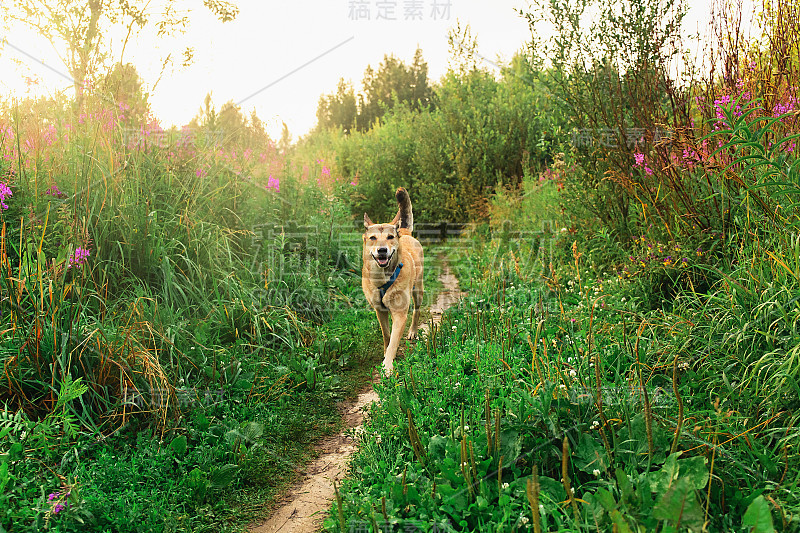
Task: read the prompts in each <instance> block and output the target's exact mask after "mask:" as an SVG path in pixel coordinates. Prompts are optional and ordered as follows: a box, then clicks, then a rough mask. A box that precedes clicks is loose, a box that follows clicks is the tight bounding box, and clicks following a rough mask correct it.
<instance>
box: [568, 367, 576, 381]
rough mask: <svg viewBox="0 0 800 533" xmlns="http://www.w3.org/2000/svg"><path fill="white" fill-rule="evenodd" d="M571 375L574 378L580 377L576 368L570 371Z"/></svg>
mask: <svg viewBox="0 0 800 533" xmlns="http://www.w3.org/2000/svg"><path fill="white" fill-rule="evenodd" d="M569 377H571V378H572V379H575V378H576V377H578V373H577V372H576V371H575V369H573V370H570V371H569Z"/></svg>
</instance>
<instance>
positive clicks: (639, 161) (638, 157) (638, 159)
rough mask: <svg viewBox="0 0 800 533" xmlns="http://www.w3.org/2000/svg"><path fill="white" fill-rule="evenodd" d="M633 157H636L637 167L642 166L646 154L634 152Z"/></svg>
mask: <svg viewBox="0 0 800 533" xmlns="http://www.w3.org/2000/svg"><path fill="white" fill-rule="evenodd" d="M633 157H634V158H635V159H636V166H637V167H640V166H642V165H643V164H644V154H633Z"/></svg>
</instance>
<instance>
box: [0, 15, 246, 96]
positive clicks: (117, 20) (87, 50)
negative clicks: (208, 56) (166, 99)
mask: <svg viewBox="0 0 800 533" xmlns="http://www.w3.org/2000/svg"><path fill="white" fill-rule="evenodd" d="M187 1H188V0H165V1H164V2H160V3H159V7H160V8H161V9H157V8H156V7H153V6H152V3H153V2H151V1H150V0H4V1H3V4H2V5H1V6H0V13H2V16H3V19H4V20H5V21H6V22H7V23H8V22H19V23H22V24H24V25H27V26H28V27H30V28H32V29H34V30H36V31H37V32H39V33H40V34H41V35H42V36H43V37H45V38H46V39H47V40H48V41H50V44H51V45H52V46H53V48H54V49H55V51H56V53H57V54H58V56H59V58H60V59H61V61H62V63H63V64H64V66H65V67H67V70H68V71H69V74H70V76H71V77H72V81H73V87H74V89H75V97H76V100H77V103H78V108H79V109H80V108H81V107H82V105H83V92H84V89H85V88H86V86H87V84H89V83H91V82H93V81H94V79H95V77H96V76H97V73H98V72H99V70H100V67H101V66H102V65H103V64H104V63H105V62H106V61H107V60H108V59H109V57H110V55H111V51H110V37H109V30H110V29H111V28H112V27H114V26H118V27H122V28H124V29H125V30H126V37H125V39H124V41H123V44H122V50H120V57H119V58H118V62H120V63H121V62H122V60H123V57H122V56H123V55H124V50H125V44H127V42H128V40H129V39H130V37H131V36H132V35H134V34H137V33H138V32H140V31H141V30H142V29H143V28H145V27H146V26H148V25H153V26H155V28H156V30H157V31H156V35H157V37H159V38H161V37H165V36H168V35H173V34H175V33H180V32H182V31H185V29H186V27H187V26H188V24H189V14H190V13H191V8H190V7H188V6H182V4H185V2H187ZM195 1H196V0H192V2H193V3H194V2H195ZM203 4H204V5H205V7H206V8H208V9H209V10H210V11H211V12H212V13H214V14H215V15H216V16H217V18H218V19H219V20H220V21H222V22H228V21H230V20H233V19H234V18H236V15H237V14H238V12H239V10H238V8H237V7H236V6H235V5H234V4H232V3H231V2H228V1H226V0H203ZM184 58H185V62H186V61H189V60H190V58H191V50H186V51H185V52H184ZM171 62H172V54H170V55H168V56H167V57H166V58H165V59H164V62H163V66H164V68H166V66H167V65H168V64H169V63H171ZM185 62H184V63H185Z"/></svg>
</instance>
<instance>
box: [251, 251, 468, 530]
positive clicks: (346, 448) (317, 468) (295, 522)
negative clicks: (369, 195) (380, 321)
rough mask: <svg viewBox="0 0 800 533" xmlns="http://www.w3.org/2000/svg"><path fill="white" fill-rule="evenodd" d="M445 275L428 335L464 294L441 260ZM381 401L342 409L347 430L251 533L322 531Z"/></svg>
mask: <svg viewBox="0 0 800 533" xmlns="http://www.w3.org/2000/svg"><path fill="white" fill-rule="evenodd" d="M440 261H441V262H440V263H439V264H440V265H441V267H442V273H441V274H440V275H439V281H440V282H441V283H442V285H443V288H442V290H441V291H440V292H439V293H438V294H437V296H436V302H435V303H434V304H433V305H431V307H430V320H428V321H426V322H424V323H422V324H420V329H421V330H423V331H425V332H427V331H428V330H429V329H430V327H431V324H433V325H436V324H438V323H439V321H440V320H441V319H442V314H443V313H444V312H445V311H446V310H447V309H448V308H449V307H451V306H452V305H454V304H455V303H457V302H458V300H459V299H460V298H461V296H462V295H463V294H464V293H462V292H461V290H460V289H459V287H458V279H456V277H455V276H454V275H453V273H452V272H451V271H450V267H449V266H448V264H447V261H446V260H445V259H444V258H441V257H440ZM377 400H378V395H377V394H376V393H375V391H374V390H372V385H370V386H369V388H368V389H367V390H365V391H364V392H362V393H361V394H359V395H358V398H357V399H356V400H355V401H352V402H347V403H345V404H344V405H343V406H342V408H341V409H342V415H343V417H344V425H345V427H344V429H343V430H342V432H341V433H339V434H338V435H334V436H332V437H328V438H326V439H323V441H322V442H321V443H319V444H318V445H317V452H318V453H319V454H320V455H319V458H318V459H316V460H315V461H314V462H312V463H311V464H309V465H308V466H307V467H306V470H305V479H304V480H303V481H301V482H300V483H298V484H297V485H296V486H295V487H294V488H293V489H291V490H290V491H289V493H288V494H287V495H286V497H285V498H284V501H283V503H282V504H281V505H280V507H278V508H277V509H276V510H275V512H274V513H273V514H272V516H271V517H270V518H269V520H267V521H266V522H265V523H264V524H262V525H260V526H256V527H252V528H251V529H250V531H251V533H312V532H316V531H319V529H320V527H321V525H322V521H323V520H324V519H325V515H326V513H327V511H328V509H329V508H330V506H331V503H332V502H333V500H334V491H333V482H334V481H340V480H341V479H342V478H343V477H344V476H345V474H346V473H347V472H346V470H347V462H348V460H349V459H350V456H351V455H353V453H354V452H355V451H356V445H357V443H356V439H354V438H353V435H358V433H359V430H360V429H361V425H362V423H363V421H364V412H365V411H366V409H367V407H368V406H369V405H370V404H371V403H372V402H375V401H377Z"/></svg>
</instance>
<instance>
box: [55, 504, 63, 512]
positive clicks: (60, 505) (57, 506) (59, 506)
mask: <svg viewBox="0 0 800 533" xmlns="http://www.w3.org/2000/svg"><path fill="white" fill-rule="evenodd" d="M63 510H64V504H63V503H57V504H56V505H55V507H53V514H58V513H60V512H61V511H63Z"/></svg>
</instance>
